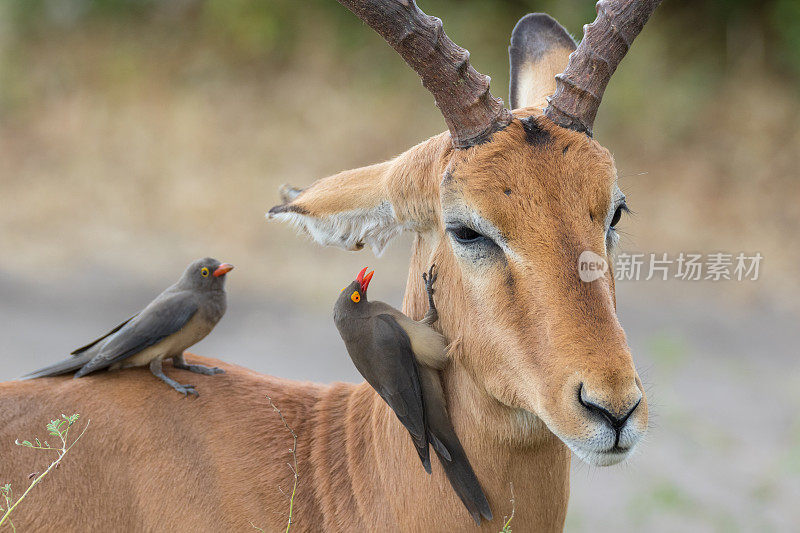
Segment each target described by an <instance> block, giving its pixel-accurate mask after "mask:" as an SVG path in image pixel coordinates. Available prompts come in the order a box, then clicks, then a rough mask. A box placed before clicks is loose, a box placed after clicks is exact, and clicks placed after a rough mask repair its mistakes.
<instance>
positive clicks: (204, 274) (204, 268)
mask: <svg viewBox="0 0 800 533" xmlns="http://www.w3.org/2000/svg"><path fill="white" fill-rule="evenodd" d="M200 275H202V276H203V277H204V278H207V277H208V269H207V268H206V267H203V268H201V269H200Z"/></svg>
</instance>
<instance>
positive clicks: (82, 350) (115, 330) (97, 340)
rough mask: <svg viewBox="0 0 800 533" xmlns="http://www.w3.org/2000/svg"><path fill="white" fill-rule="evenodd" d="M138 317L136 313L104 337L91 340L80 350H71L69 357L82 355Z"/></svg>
mask: <svg viewBox="0 0 800 533" xmlns="http://www.w3.org/2000/svg"><path fill="white" fill-rule="evenodd" d="M138 315H139V313H136V314H135V315H133V316H132V317H130V318H129V319H128V320H126V321H125V322H123V323H122V324H120V325H119V326H117V327H115V328H114V329H112V330H111V331H109V332H108V333H106V334H105V335H103V336H102V337H99V338H97V339H95V340H93V341H92V342H90V343H89V344H87V345H85V346H81V347H80V348H77V349H75V350H73V351H72V352H70V355H75V356H78V355H80V354H82V353H83V352H85V351H86V350H88V349H89V348H91V347H92V346H94V345H95V344H97V343H98V342H100V341H101V340H103V339H105V338H107V337H109V336H111V335H113V334H114V333H116V332H118V331H119V330H121V329H122V327H123V326H124V325H125V324H127V323H128V322H130V321H131V320H133V319H134V318H136V317H137V316H138Z"/></svg>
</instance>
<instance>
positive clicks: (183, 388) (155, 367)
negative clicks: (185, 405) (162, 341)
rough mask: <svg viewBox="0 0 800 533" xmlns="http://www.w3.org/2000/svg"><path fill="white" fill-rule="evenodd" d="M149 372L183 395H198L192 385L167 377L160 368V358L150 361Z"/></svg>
mask: <svg viewBox="0 0 800 533" xmlns="http://www.w3.org/2000/svg"><path fill="white" fill-rule="evenodd" d="M150 372H152V373H153V375H154V376H155V377H157V378H158V379H160V380H161V381H163V382H164V383H166V384H167V385H169V386H170V387H172V388H173V389H175V390H176V391H178V392H180V393H181V394H183V395H184V396H186V395H187V394H194V395H195V396H199V395H200V394H199V393H198V392H197V391H196V390H194V385H182V384H180V383H178V382H177V381H175V380H174V379H172V378H170V377H168V376H167V375H166V374H164V371H163V370H162V369H161V359H159V358H155V359H153V360H152V361H150Z"/></svg>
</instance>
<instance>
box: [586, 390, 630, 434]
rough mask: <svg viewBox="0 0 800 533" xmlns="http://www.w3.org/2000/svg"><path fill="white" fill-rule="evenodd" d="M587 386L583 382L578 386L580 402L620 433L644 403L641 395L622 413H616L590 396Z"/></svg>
mask: <svg viewBox="0 0 800 533" xmlns="http://www.w3.org/2000/svg"><path fill="white" fill-rule="evenodd" d="M585 391H586V388H585V387H584V386H583V383H581V384H580V385H579V386H578V402H580V404H581V405H582V406H583V407H585V408H586V410H588V411H589V412H590V413H592V414H594V415H596V416H598V417H600V418H602V419H603V420H605V421H606V422H607V423H608V425H609V426H611V428H612V429H613V430H614V431H615V432H616V433H617V435H619V432H620V430H621V429H622V427H623V426H624V425H625V422H627V421H628V419H629V418H630V417H631V415H632V414H633V412H634V411H636V408H637V407H639V404H640V403H642V397H641V395H640V396H639V399H638V400H636V402H635V403H634V404H633V405H632V406H631V408H630V409H628V410H627V411H626V412H625V413H623V414H622V415H618V414H614V413H612V412H611V411H609V410H608V409H607V408H605V407H603V406H602V405H600V404H599V403H597V402H596V401H594V400H591V399H590V398H588V397H587V396H586V394H585Z"/></svg>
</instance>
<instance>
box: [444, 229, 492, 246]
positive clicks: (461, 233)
mask: <svg viewBox="0 0 800 533" xmlns="http://www.w3.org/2000/svg"><path fill="white" fill-rule="evenodd" d="M447 231H449V232H450V233H451V234H452V235H453V238H454V239H455V240H456V241H457V242H459V243H460V244H472V243H475V242H480V241H483V240H488V238H487V237H485V236H484V235H481V234H480V233H478V232H477V231H475V230H474V229H472V228H470V227H467V226H452V227H448V228H447Z"/></svg>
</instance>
